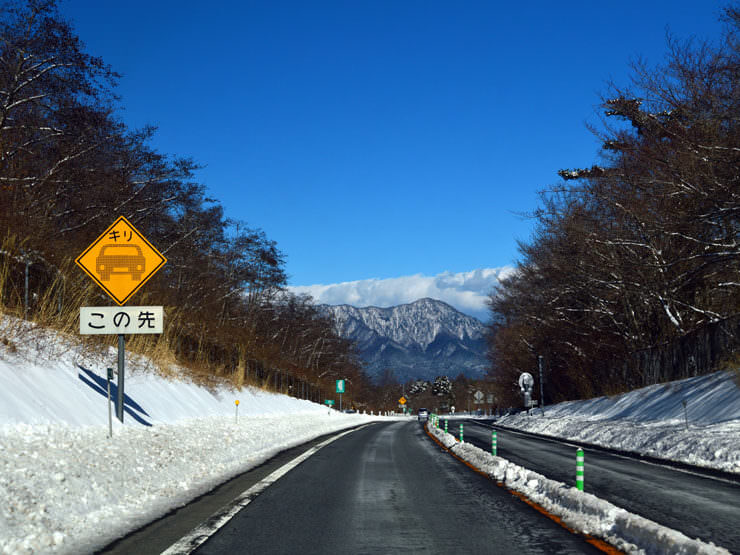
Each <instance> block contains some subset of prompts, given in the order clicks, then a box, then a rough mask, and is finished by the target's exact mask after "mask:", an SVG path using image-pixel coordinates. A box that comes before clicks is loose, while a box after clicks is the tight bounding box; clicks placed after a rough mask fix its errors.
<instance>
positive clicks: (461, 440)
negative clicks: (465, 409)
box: [460, 424, 463, 443]
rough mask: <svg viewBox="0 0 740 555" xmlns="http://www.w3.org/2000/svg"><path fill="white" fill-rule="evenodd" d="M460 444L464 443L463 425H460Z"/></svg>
mask: <svg viewBox="0 0 740 555" xmlns="http://www.w3.org/2000/svg"><path fill="white" fill-rule="evenodd" d="M460 443H463V425H462V424H460Z"/></svg>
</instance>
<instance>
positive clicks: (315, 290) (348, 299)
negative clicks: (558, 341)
mask: <svg viewBox="0 0 740 555" xmlns="http://www.w3.org/2000/svg"><path fill="white" fill-rule="evenodd" d="M511 272H513V268H512V267H510V266H504V267H501V268H482V269H479V270H473V271H470V272H461V273H457V274H453V273H451V272H443V273H441V274H437V275H436V276H424V275H421V274H416V275H413V276H401V277H397V278H387V279H377V278H374V279H363V280H359V281H346V282H344V283H333V284H330V285H298V286H293V287H290V290H291V291H293V292H294V293H297V294H304V293H305V294H309V295H311V296H312V297H313V298H314V300H315V301H316V302H317V303H319V304H331V305H336V304H348V305H352V306H357V307H363V306H378V307H389V306H396V305H399V304H405V303H410V302H413V301H415V300H417V299H422V298H424V297H430V298H432V299H438V300H440V301H444V302H446V303H448V304H450V305H452V306H454V307H455V308H457V309H458V310H459V311H461V312H464V313H466V314H470V315H472V316H475V317H477V318H480V319H483V320H486V319H488V309H487V308H486V299H487V298H488V294H489V293H490V292H491V289H493V287H494V285H496V283H498V281H499V280H500V279H502V278H504V277H506V276H508V275H510V274H511Z"/></svg>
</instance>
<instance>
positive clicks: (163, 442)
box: [0, 317, 740, 553]
mask: <svg viewBox="0 0 740 555" xmlns="http://www.w3.org/2000/svg"><path fill="white" fill-rule="evenodd" d="M115 360H116V354H115V350H114V349H110V350H109V351H108V352H106V353H104V354H99V353H98V354H96V353H92V352H89V351H88V350H85V349H83V348H82V347H80V345H79V343H78V341H77V338H75V337H70V338H67V337H64V336H63V335H60V334H55V333H51V332H48V331H46V330H43V329H40V328H36V327H35V326H33V325H30V324H26V323H24V322H19V321H17V320H13V319H10V318H7V317H6V318H3V319H0V380H1V383H2V385H3V387H2V388H0V496H2V499H4V500H8V501H7V502H6V503H4V504H3V507H2V513H1V516H0V552H2V553H39V552H41V553H46V552H55V553H82V552H91V551H94V550H96V549H99V548H101V547H103V546H105V545H106V544H107V543H109V542H110V541H112V540H114V539H116V538H118V537H120V536H122V535H124V534H126V533H127V532H129V531H131V530H134V529H136V528H138V527H140V526H141V525H143V524H145V523H147V522H149V521H151V520H153V519H155V518H157V517H159V516H161V515H163V514H165V513H167V512H168V511H169V510H171V509H172V508H174V507H177V506H179V505H182V504H184V503H187V502H188V501H189V500H191V499H193V498H195V497H197V496H198V495H201V494H202V493H204V492H206V491H208V490H210V489H212V488H213V487H214V486H215V485H217V484H219V483H221V482H223V481H225V480H226V479H228V478H230V477H232V476H235V475H237V474H239V473H241V472H244V471H246V470H248V469H250V468H252V467H254V466H257V465H259V464H261V463H262V462H264V461H265V460H267V459H269V458H271V457H272V456H274V455H275V454H276V453H278V452H280V451H282V450H284V449H286V448H289V447H292V446H295V445H298V444H301V443H304V442H306V441H308V440H310V439H313V438H314V437H317V436H319V435H323V434H326V433H329V432H333V431H337V430H341V429H347V428H349V427H352V426H355V425H359V424H362V423H365V422H369V421H372V420H377V419H378V418H379V417H377V416H373V415H359V414H353V415H348V414H340V413H338V412H337V411H330V410H328V409H327V408H326V407H322V406H320V405H318V404H316V403H311V402H308V401H302V400H298V399H294V398H290V397H287V396H282V395H277V394H272V393H267V392H264V391H261V390H257V389H253V388H244V389H242V390H235V389H231V388H229V387H226V386H224V385H217V384H211V386H210V387H204V386H202V385H198V384H195V383H190V382H188V381H187V380H185V379H183V377H182V376H180V377H179V378H180V379H177V380H174V379H166V378H165V377H163V376H162V375H160V373H158V372H155V371H154V369H153V368H152V365H151V363H149V362H148V361H147V360H146V359H144V358H142V357H136V356H129V355H127V375H126V395H127V399H126V407H127V412H126V415H125V424H121V423H120V422H118V421H117V420H115V418H114V421H113V437H112V438H109V437H108V403H107V399H106V396H107V383H106V367H110V366H115ZM173 372H176V370H173ZM692 380H693V381H691V380H690V381H686V383H684V382H679V383H674V384H668V385H666V386H654V387H653V388H649V389H648V391H645V390H641V391H638V392H633V393H631V394H629V395H627V396H621V397H615V398H611V399H610V398H604V399H594V400H591V401H583V402H574V403H563V404H561V405H557V406H554V407H546V410H545V416H544V417H542V416H539V415H534V416H526V415H513V416H507V417H505V418H504V419H503V420H502V421H501V422H502V423H503V424H505V425H507V426H511V427H519V428H523V429H529V430H532V431H537V432H539V433H548V434H552V435H560V436H565V437H571V438H573V439H579V440H581V441H588V442H591V443H599V442H601V443H604V444H608V445H611V446H615V447H619V448H620V449H628V448H630V449H633V450H639V449H644V450H646V451H649V452H650V453H651V454H653V455H656V456H664V457H668V458H674V457H675V458H678V459H682V460H687V461H688V462H693V463H694V464H703V465H706V466H713V467H716V468H722V469H724V470H728V471H731V472H739V471H740V463H739V455H738V450H739V449H738V447H739V444H740V442H739V441H738V437H740V436H739V435H738V432H739V431H740V392H739V391H738V389H737V385H736V384H735V382H734V381H733V380H732V378H731V376H730V375H728V374H713V375H711V376H704V377H702V378H694V379H692ZM677 396H678V397H677ZM236 400H239V401H240V404H239V406H238V413H237V407H236V404H235V401H236ZM682 400H686V401H687V415H688V420H689V422H688V424H689V429H688V431H686V429H685V428H686V423H685V419H684V414H683V403H682V402H681V401H682ZM676 403H678V404H676ZM712 407H714V409H713V408H712ZM591 424H593V427H591ZM597 424H598V425H597ZM605 429H606V430H607V431H605ZM589 430H590V431H589ZM620 430H621V431H620ZM635 430H642V432H641V433H640V434H638V433H636V431H635ZM643 433H644V435H643ZM651 434H652V435H651ZM620 435H621V436H622V437H624V436H628V437H629V438H630V439H629V440H628V441H629V444H628V443H627V442H625V441H624V440H623V439H621V438H620ZM450 437H451V436H450ZM450 437H444V436H443V435H440V439H441V440H442V441H443V442H445V443H446V444H448V445H454V444H455V443H456V442H454V440H452V443H450V441H451V440H450ZM707 438H709V439H707ZM678 439H680V441H678ZM689 439H690V440H691V442H693V443H692V444H693V445H694V446H695V447H694V449H692V450H691V452H689V451H688V450H686V451H685V452H684V451H681V447H680V444H688V443H689ZM651 442H652V443H651ZM640 445H642V447H640ZM696 446H701V447H700V448H696ZM453 449H455V450H456V451H457V452H458V455H460V456H463V457H468V458H470V459H471V460H474V461H475V462H474V464H476V465H480V468H484V469H485V471H486V472H489V474H491V475H492V476H495V477H496V479H501V480H504V481H506V483H507V486H509V487H511V488H512V489H518V490H519V491H522V493H524V494H525V495H527V496H531V498H532V500H533V501H535V502H537V503H539V504H541V505H542V506H544V507H546V508H547V509H548V510H550V511H551V512H554V513H556V512H557V510H561V511H562V516H563V519H564V520H566V521H567V522H569V523H571V525H572V526H573V527H574V528H578V529H580V530H582V531H585V532H587V533H591V534H593V535H595V536H596V535H599V534H600V533H601V534H602V537H605V539H606V540H607V541H610V542H611V543H613V544H614V545H619V546H621V548H623V549H632V547H633V546H636V547H635V549H637V550H638V551H639V550H644V551H646V552H651V551H671V552H685V553H710V552H711V553H726V551H724V550H722V549H721V548H717V547H713V546H708V545H707V544H697V543H696V542H694V541H693V540H690V539H688V538H685V537H684V536H682V535H681V534H679V533H678V532H675V531H673V530H668V529H666V528H663V527H661V526H659V525H657V524H655V523H651V522H649V521H646V520H645V519H642V518H641V517H639V516H637V515H632V514H630V513H628V512H627V511H625V510H624V509H620V508H618V507H614V506H613V505H610V504H608V503H606V502H605V501H601V500H599V499H597V498H595V497H593V496H592V495H590V494H587V493H583V492H576V491H575V490H573V488H568V487H566V486H564V485H563V484H560V483H557V482H552V481H549V480H548V479H547V478H546V477H544V476H540V475H537V474H535V473H533V472H531V471H529V470H527V469H524V468H521V467H517V466H516V465H513V464H511V463H509V462H508V461H505V460H504V459H501V458H491V457H490V455H489V454H487V453H485V452H483V451H480V450H479V451H480V453H477V452H476V451H475V448H474V447H473V446H470V445H467V444H465V445H462V446H460V445H454V446H453ZM676 449H678V451H677V450H676ZM692 456H693V457H694V458H693V459H692ZM557 507H560V509H557ZM692 542H694V543H692ZM646 546H647V547H646Z"/></svg>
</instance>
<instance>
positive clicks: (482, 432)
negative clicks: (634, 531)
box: [441, 420, 740, 553]
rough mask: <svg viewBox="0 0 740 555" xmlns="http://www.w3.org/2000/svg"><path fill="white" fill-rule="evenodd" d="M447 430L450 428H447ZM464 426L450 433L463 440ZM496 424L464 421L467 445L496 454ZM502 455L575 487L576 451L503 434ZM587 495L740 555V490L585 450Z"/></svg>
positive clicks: (500, 439) (739, 486) (452, 423)
mask: <svg viewBox="0 0 740 555" xmlns="http://www.w3.org/2000/svg"><path fill="white" fill-rule="evenodd" d="M441 425H442V426H444V423H442V424H441ZM458 429H459V421H457V420H450V421H449V427H448V431H449V432H453V431H454V433H455V435H457V433H458ZM491 430H492V427H491V424H490V423H485V422H478V421H475V420H465V421H464V434H465V435H464V439H465V441H466V442H467V443H472V444H474V445H476V446H477V447H480V448H481V449H484V450H486V451H488V452H490V448H491ZM497 444H498V445H497V448H498V455H499V456H501V457H503V458H505V459H507V460H509V461H511V462H513V463H515V464H518V465H520V466H523V467H525V468H528V469H530V470H533V471H535V472H538V473H540V474H542V475H544V476H546V477H547V478H550V479H552V480H557V481H560V482H565V483H566V484H570V485H575V451H576V449H575V447H574V446H573V444H567V443H564V442H561V441H556V440H547V439H541V438H537V437H533V436H529V435H526V434H521V433H517V432H514V431H507V430H501V429H498V430H497ZM585 459H586V462H585V484H586V487H585V490H586V491H587V492H589V493H593V494H594V495H596V496H597V497H600V498H602V499H605V500H607V501H609V502H611V503H613V504H615V505H617V506H619V507H622V508H624V509H627V510H628V511H630V512H633V513H636V514H639V515H641V516H643V517H645V518H648V519H650V520H653V521H655V522H658V523H660V524H663V525H664V526H668V527H669V528H673V529H674V530H679V531H680V532H683V533H684V534H685V535H687V536H688V537H690V538H699V539H701V540H703V541H705V542H714V543H715V544H716V545H720V546H722V547H725V548H727V549H729V550H730V551H732V552H733V553H740V484H738V483H737V482H735V483H733V482H731V481H728V480H723V479H717V478H712V477H708V476H701V475H697V474H693V473H690V472H686V471H682V470H677V469H674V468H670V467H667V466H660V465H656V464H652V463H648V462H643V461H639V460H635V459H632V458H627V457H622V456H619V455H614V454H611V453H608V452H604V451H599V450H590V449H585Z"/></svg>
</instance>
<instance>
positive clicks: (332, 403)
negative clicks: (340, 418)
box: [324, 399, 334, 407]
mask: <svg viewBox="0 0 740 555" xmlns="http://www.w3.org/2000/svg"><path fill="white" fill-rule="evenodd" d="M324 403H325V404H327V405H329V406H330V407H331V406H334V399H327V400H326V401H324Z"/></svg>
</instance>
